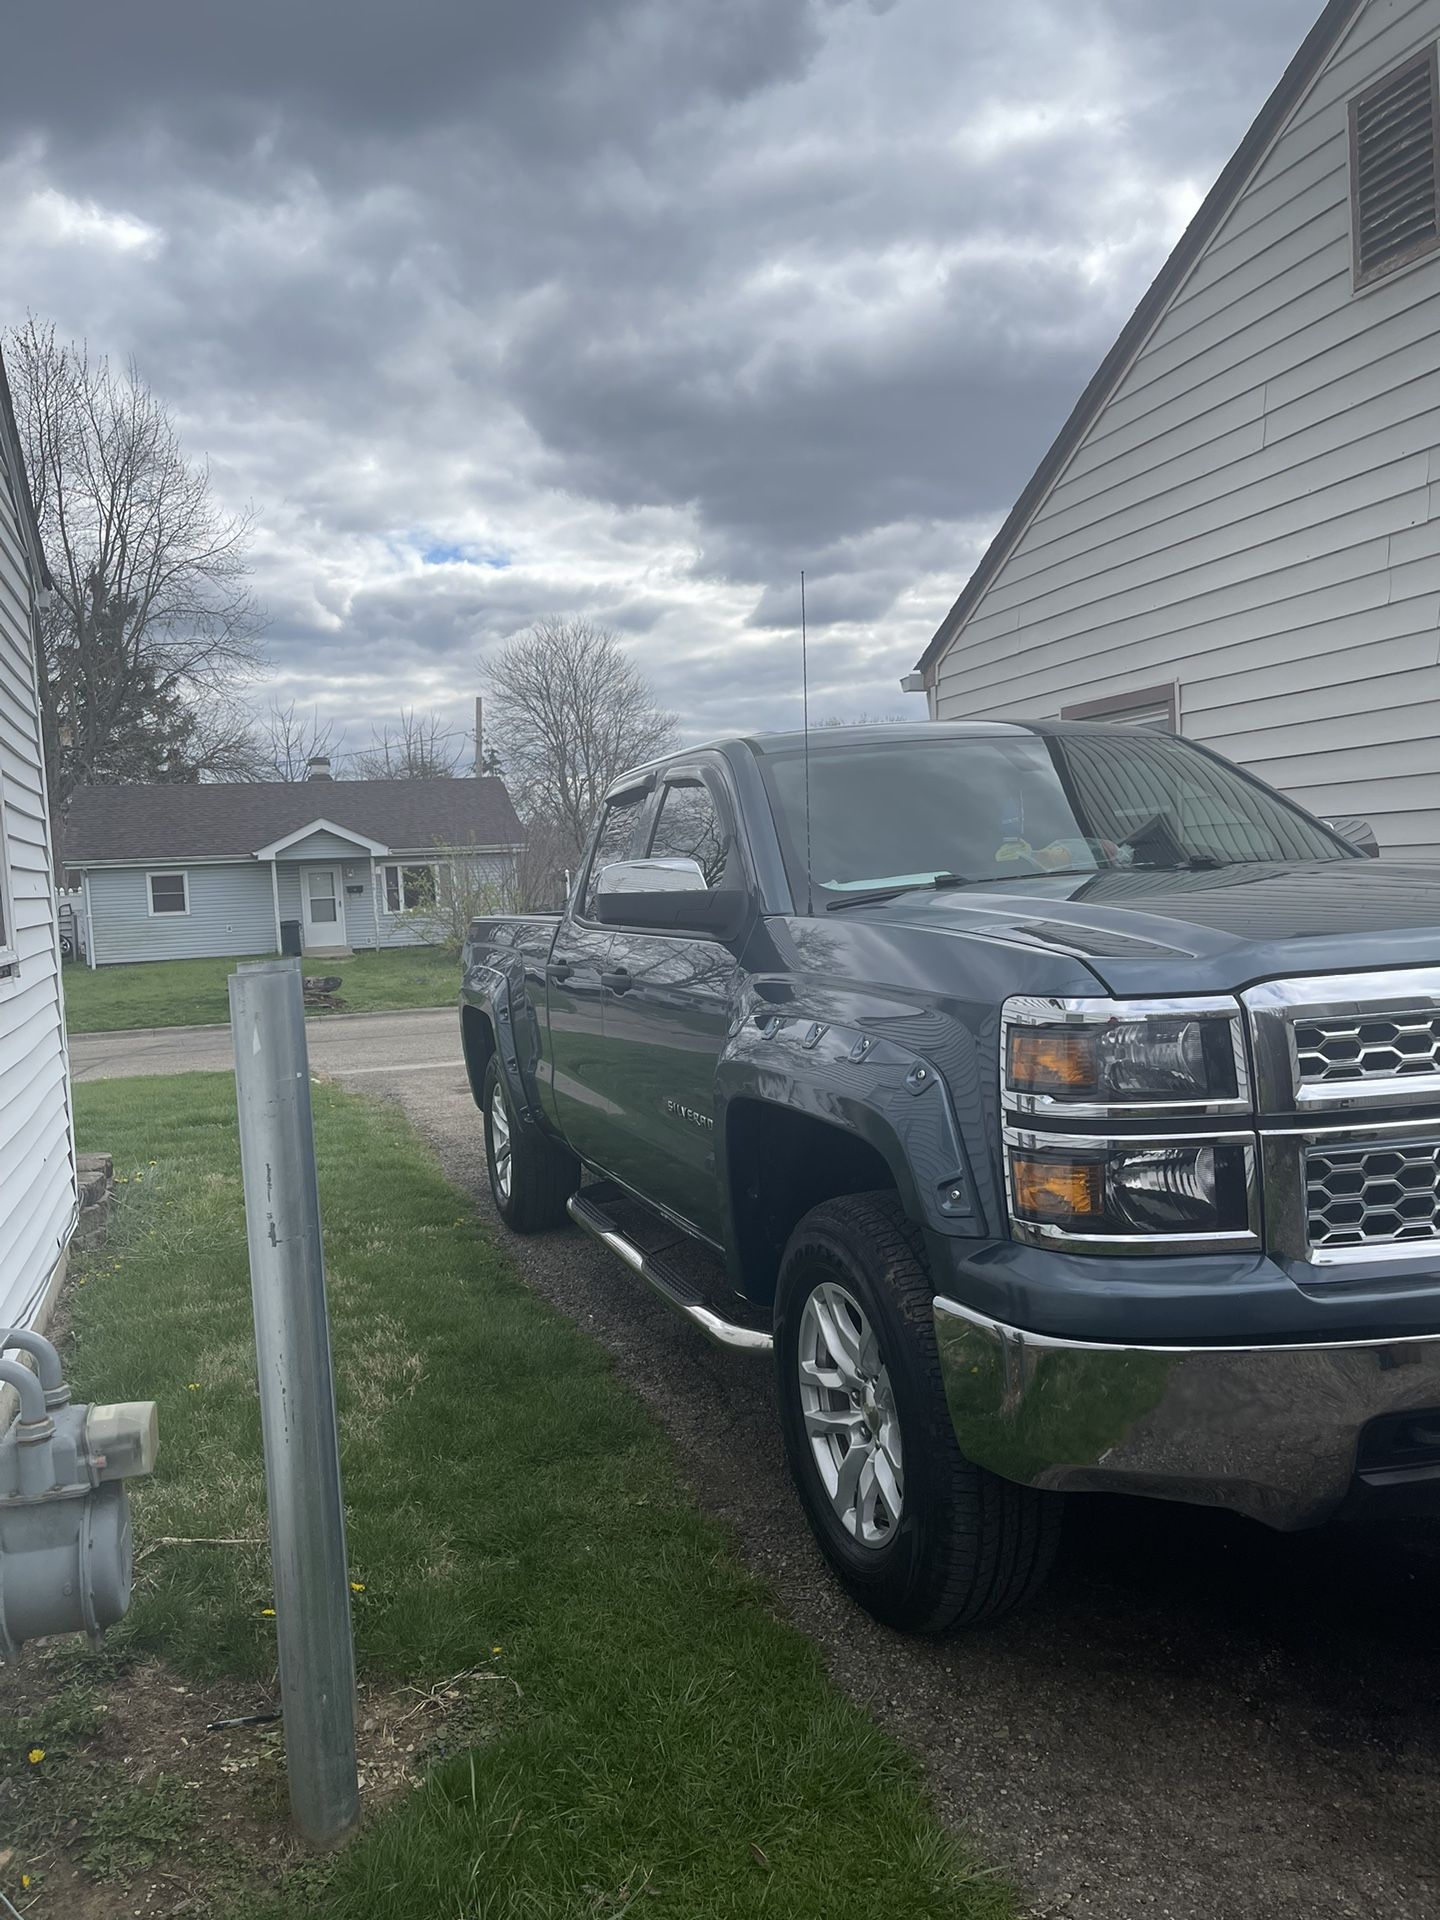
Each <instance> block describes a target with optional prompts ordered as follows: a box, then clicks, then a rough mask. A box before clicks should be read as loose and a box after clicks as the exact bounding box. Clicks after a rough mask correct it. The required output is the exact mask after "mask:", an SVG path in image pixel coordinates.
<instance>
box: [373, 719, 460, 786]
mask: <svg viewBox="0 0 1440 1920" xmlns="http://www.w3.org/2000/svg"><path fill="white" fill-rule="evenodd" d="M470 751H471V743H470V737H469V735H468V734H463V733H459V732H457V731H456V729H455V728H453V727H447V726H446V724H445V722H444V721H443V720H442V719H441V717H440V715H439V714H438V713H417V712H416V711H415V709H414V708H413V707H406V708H404V709H403V711H402V712H401V714H400V717H399V719H398V720H395V721H392V722H390V723H388V724H387V725H385V726H383V727H374V728H372V729H371V733H370V745H369V746H368V747H362V748H361V749H360V750H359V751H358V752H357V753H356V754H355V755H354V767H355V775H356V778H357V779H360V780H452V779H454V777H455V775H456V774H457V773H458V771H459V769H460V767H461V765H462V764H463V762H464V760H465V758H466V755H467V754H468V753H469V752H470Z"/></svg>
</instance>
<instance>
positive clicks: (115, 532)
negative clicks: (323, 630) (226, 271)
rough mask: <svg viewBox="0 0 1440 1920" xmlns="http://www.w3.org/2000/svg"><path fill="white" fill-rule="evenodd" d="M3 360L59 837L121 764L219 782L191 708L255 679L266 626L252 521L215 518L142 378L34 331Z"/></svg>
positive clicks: (12, 338) (214, 507)
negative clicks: (28, 540)
mask: <svg viewBox="0 0 1440 1920" xmlns="http://www.w3.org/2000/svg"><path fill="white" fill-rule="evenodd" d="M6 347H7V352H8V356H9V358H10V362H11V374H12V385H13V388H14V395H15V405H16V414H17V417H18V421H19V426H20V432H21V437H22V440H23V443H24V451H25V456H26V465H27V467H28V469H29V474H30V482H31V486H32V489H33V491H34V495H35V505H36V510H37V513H38V517H39V521H40V532H41V536H42V538H43V540H44V544H45V553H46V557H47V559H48V561H49V564H50V571H51V574H52V576H53V578H54V582H55V600H54V602H53V604H52V605H51V607H50V609H49V610H48V612H47V613H46V615H45V616H44V618H43V619H42V622H41V647H40V653H41V659H40V680H41V688H40V692H41V708H42V718H43V722H44V734H45V757H46V770H47V773H48V775H49V780H50V796H51V805H52V808H53V809H54V811H55V814H56V816H57V825H58V823H59V822H60V821H61V820H63V816H64V810H65V807H66V804H67V802H68V801H69V798H70V795H71V793H72V792H73V791H74V789H75V788H76V787H77V786H79V785H82V784H85V783H88V782H92V781H97V780H98V781H103V780H106V779H113V778H115V777H117V774H116V772H115V771H114V769H115V768H117V767H125V768H128V769H130V770H129V771H128V772H126V773H125V774H123V775H121V776H119V777H126V778H132V779H133V778H146V777H150V778H156V777H170V778H185V777H188V778H190V779H197V778H199V777H200V776H201V775H202V774H204V773H206V772H209V771H211V770H212V769H211V768H209V767H207V766H206V765H205V764H204V762H205V756H206V754H207V752H208V750H209V747H210V746H211V745H212V744H213V741H212V740H211V738H210V736H208V735H207V731H206V729H205V728H204V727H203V726H199V725H197V724H194V723H195V720H196V708H197V703H200V704H204V705H208V706H209V707H210V709H211V710H212V712H213V710H214V708H215V705H216V703H217V702H223V700H224V698H225V696H227V695H229V694H231V693H232V692H233V690H234V688H235V687H236V686H237V685H238V684H239V683H240V682H241V681H242V680H243V679H245V678H246V677H247V676H248V675H249V674H250V673H251V672H252V670H253V669H254V666H255V665H256V662H257V658H258V638H259V633H260V630H261V627H262V624H263V622H262V620H261V618H260V615H259V613H258V611H257V609H256V607H255V604H254V602H253V600H252V599H251V596H250V593H249V590H248V587H247V585H246V580H247V575H248V567H247V561H246V554H247V551H248V548H249V543H250V536H251V517H250V515H249V514H248V513H240V514H227V513H225V512H223V511H222V510H221V508H220V506H219V505H218V503H217V502H216V500H215V498H214V494H213V491H212V488H211V480H210V472H209V469H208V467H205V466H195V465H192V464H191V462H190V461H189V460H187V459H186V457H185V455H184V453H183V452H182V450H181V447H180V440H179V436H178V434H177V432H176V429H175V425H174V422H173V421H172V420H171V418H170V415H169V413H168V411H167V410H166V408H165V407H164V405H163V404H162V403H161V402H160V401H159V400H157V399H156V397H155V395H154V394H153V393H151V391H150V390H149V388H148V387H146V386H145V384H144V382H143V381H142V380H141V379H140V377H139V375H138V373H137V372H136V371H135V369H134V368H133V367H131V368H129V369H128V370H127V372H126V373H125V374H124V375H123V376H122V375H118V374H115V373H114V372H112V370H111V368H110V365H109V363H108V361H106V360H103V359H101V360H92V359H91V358H90V356H89V353H88V351H87V349H86V348H85V346H84V344H83V343H82V344H80V345H69V346H66V345H62V344H61V343H60V342H59V341H58V340H57V339H56V337H55V330H54V328H53V327H45V326H41V325H40V324H39V323H38V322H37V321H36V320H34V319H31V320H30V321H29V322H27V324H26V325H25V326H23V327H21V328H19V329H17V330H16V331H14V332H12V333H11V334H10V335H9V336H8V338H7V341H6ZM221 731H222V734H224V732H225V730H223V729H222V730H221ZM232 744H233V743H232ZM229 750H230V749H229V746H226V748H225V751H226V752H227V753H228V752H229ZM151 760H153V762H154V769H153V770H151V769H150V768H149V765H148V763H149V761H151ZM162 768H168V769H169V770H170V771H169V772H168V773H163V772H161V771H160V769H162ZM57 838H58V835H57Z"/></svg>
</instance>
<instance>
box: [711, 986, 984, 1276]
mask: <svg viewBox="0 0 1440 1920" xmlns="http://www.w3.org/2000/svg"><path fill="white" fill-rule="evenodd" d="M744 1101H756V1102H759V1103H761V1104H764V1105H768V1106H773V1107H779V1108H785V1109H788V1110H790V1111H791V1112H796V1113H800V1114H803V1115H805V1116H806V1117H807V1118H809V1119H811V1120H816V1121H819V1122H820V1123H822V1124H824V1125H827V1126H833V1127H837V1128H839V1129H841V1130H842V1131H844V1132H847V1133H851V1134H854V1135H856V1136H857V1137H858V1138H860V1139H861V1140H863V1141H865V1142H866V1144H867V1145H869V1146H871V1147H873V1148H874V1149H875V1150H876V1152H877V1153H878V1154H879V1155H880V1157H881V1158H882V1159H883V1160H884V1162H885V1164H886V1166H887V1167H888V1168H889V1169H890V1173H891V1176H892V1178H893V1179H894V1182H895V1185H896V1188H897V1190H898V1191H899V1194H900V1199H901V1203H902V1205H903V1206H904V1208H905V1211H906V1212H907V1213H908V1214H909V1215H910V1217H911V1218H912V1219H914V1220H916V1221H918V1222H919V1223H920V1224H921V1225H922V1226H924V1227H927V1228H929V1229H931V1230H933V1231H935V1232H937V1233H943V1234H946V1235H950V1236H955V1237H964V1238H971V1239H973V1238H980V1237H983V1236H984V1235H986V1234H987V1233H988V1232H989V1231H991V1228H992V1223H991V1222H990V1221H989V1220H988V1218H987V1215H988V1213H989V1211H990V1209H989V1207H987V1205H986V1195H985V1191H984V1189H982V1188H981V1187H980V1186H979V1185H978V1184H977V1182H976V1180H975V1177H974V1173H973V1170H972V1167H971V1162H970V1157H969V1155H968V1153H967V1151H966V1147H965V1140H964V1135H963V1133H962V1130H961V1128H960V1125H959V1122H958V1120H957V1117H956V1113H955V1107H954V1103H953V1101H952V1099H951V1095H950V1089H949V1087H948V1086H947V1085H946V1082H945V1077H944V1075H943V1074H942V1073H941V1072H940V1071H939V1069H938V1068H937V1067H936V1066H935V1064H934V1063H933V1062H932V1061H930V1060H929V1059H927V1058H926V1057H925V1056H924V1055H922V1054H918V1053H916V1052H914V1051H912V1050H911V1049H909V1048H907V1047H903V1046H901V1045H900V1044H898V1043H897V1042H896V1041H894V1040H892V1039H889V1038H888V1037H886V1036H885V1035H883V1034H876V1033H873V1032H868V1031H867V1030H866V1029H865V1028H864V1027H862V1026H858V1025H855V1024H851V1023H846V1022H844V1021H834V1020H829V1021H827V1020H823V1019H816V1018H814V1017H812V1015H811V1014H810V1013H808V1012H796V1011H795V1009H794V1007H793V1004H792V1005H791V1006H788V1007H787V1008H786V1009H785V1010H784V1011H783V1012H780V1011H778V1010H770V1009H766V1010H763V1011H762V1012H761V1013H759V1014H756V1015H752V1016H751V1017H750V1018H748V1019H747V1020H745V1022H744V1023H743V1024H742V1025H740V1026H739V1027H738V1028H737V1030H735V1031H734V1032H732V1034H731V1036H730V1039H729V1042H728V1044H727V1046H726V1049H725V1052H724V1054H723V1055H722V1056H721V1059H720V1063H719V1066H718V1069H717V1072H716V1081H715V1120H716V1136H717V1137H716V1144H715V1159H716V1173H717V1177H718V1178H719V1179H720V1181H721V1183H722V1192H723V1194H724V1196H725V1208H726V1213H727V1216H728V1215H729V1214H730V1212H731V1210H732V1206H733V1198H732V1196H733V1187H732V1181H731V1171H730V1165H729V1160H730V1126H729V1120H730V1109H731V1107H732V1106H733V1105H735V1104H737V1103H740V1102H744Z"/></svg>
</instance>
